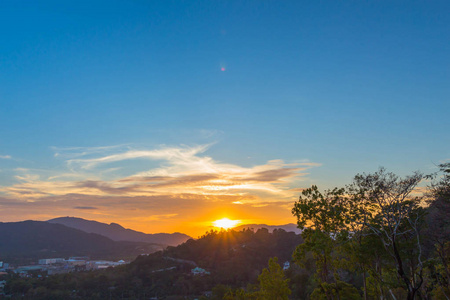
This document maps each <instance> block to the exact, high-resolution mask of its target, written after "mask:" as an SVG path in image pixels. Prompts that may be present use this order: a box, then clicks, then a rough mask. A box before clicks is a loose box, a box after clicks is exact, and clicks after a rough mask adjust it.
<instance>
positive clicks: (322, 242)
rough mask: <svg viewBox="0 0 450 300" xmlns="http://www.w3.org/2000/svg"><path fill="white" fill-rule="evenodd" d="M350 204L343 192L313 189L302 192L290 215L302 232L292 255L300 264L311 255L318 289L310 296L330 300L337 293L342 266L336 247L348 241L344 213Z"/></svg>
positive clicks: (349, 208) (342, 190) (339, 288)
mask: <svg viewBox="0 0 450 300" xmlns="http://www.w3.org/2000/svg"><path fill="white" fill-rule="evenodd" d="M350 211H351V202H349V199H348V197H345V189H338V188H335V189H333V190H328V191H325V193H324V194H322V193H321V192H320V191H319V189H318V188H317V186H312V187H311V188H309V189H306V190H304V191H302V195H301V196H300V197H299V200H298V202H296V203H295V204H294V208H293V209H292V213H293V214H294V215H295V216H296V217H297V224H298V227H299V228H300V229H302V230H303V232H302V237H303V239H304V243H302V244H300V245H299V246H298V247H297V249H296V250H295V252H294V254H293V256H294V259H295V260H296V262H297V263H299V264H300V265H303V263H304V262H305V260H306V258H307V254H308V253H312V255H313V257H314V260H315V263H316V270H317V273H316V274H317V279H318V287H317V291H313V294H314V295H319V294H320V295H324V297H325V298H326V299H334V298H335V296H334V294H336V293H337V298H338V299H339V292H340V290H341V283H342V281H341V280H339V279H340V278H339V274H338V272H337V271H338V269H339V267H340V265H341V264H342V261H341V259H340V257H339V253H338V251H337V250H338V248H339V247H340V245H341V244H342V242H343V241H345V240H348V236H349V235H348V223H349V221H348V217H347V216H348V214H349V213H350Z"/></svg>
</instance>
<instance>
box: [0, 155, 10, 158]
mask: <svg viewBox="0 0 450 300" xmlns="http://www.w3.org/2000/svg"><path fill="white" fill-rule="evenodd" d="M0 159H12V156H11V155H0Z"/></svg>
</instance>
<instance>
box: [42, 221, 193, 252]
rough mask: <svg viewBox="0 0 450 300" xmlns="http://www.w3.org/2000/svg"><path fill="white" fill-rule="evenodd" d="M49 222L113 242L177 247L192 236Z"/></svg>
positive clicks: (117, 227) (89, 224)
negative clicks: (95, 234) (93, 234)
mask: <svg viewBox="0 0 450 300" xmlns="http://www.w3.org/2000/svg"><path fill="white" fill-rule="evenodd" d="M47 222H49V223H56V224H62V225H65V226H67V227H72V228H75V229H79V230H82V231H84V232H88V233H97V234H101V235H103V236H106V237H108V238H110V239H111V240H113V241H130V242H145V243H154V244H162V245H169V246H177V245H179V244H181V243H184V242H186V241H187V240H188V239H190V238H191V237H190V236H188V235H186V234H184V233H179V232H175V233H156V234H148V233H143V232H139V231H135V230H132V229H126V228H124V227H122V226H121V225H119V224H116V223H111V224H109V225H108V224H105V223H100V222H97V221H90V220H85V219H82V218H74V217H61V218H56V219H51V220H48V221H47Z"/></svg>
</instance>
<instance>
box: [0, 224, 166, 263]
mask: <svg viewBox="0 0 450 300" xmlns="http://www.w3.org/2000/svg"><path fill="white" fill-rule="evenodd" d="M160 248H161V247H160V246H159V245H155V244H149V243H142V242H141V243H139V242H117V241H113V240H111V239H109V238H107V237H105V236H101V235H99V234H95V233H86V232H84V231H82V230H78V229H75V228H70V227H67V226H65V225H62V224H53V223H48V222H44V221H31V220H27V221H22V222H5V223H3V222H0V253H1V255H2V258H3V259H7V260H8V261H22V262H24V261H26V262H31V261H34V260H35V259H40V258H49V257H69V256H89V257H92V258H102V259H104V258H122V257H123V258H124V257H129V258H133V257H136V256H137V255H139V254H143V253H151V252H155V251H157V250H160Z"/></svg>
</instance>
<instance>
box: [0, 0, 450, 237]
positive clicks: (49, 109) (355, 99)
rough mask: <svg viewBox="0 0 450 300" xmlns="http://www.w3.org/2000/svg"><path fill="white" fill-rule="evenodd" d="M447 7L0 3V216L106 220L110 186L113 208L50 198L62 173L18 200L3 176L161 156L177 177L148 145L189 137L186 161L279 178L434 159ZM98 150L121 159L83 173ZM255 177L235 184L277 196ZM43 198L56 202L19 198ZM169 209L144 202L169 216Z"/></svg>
mask: <svg viewBox="0 0 450 300" xmlns="http://www.w3.org/2000/svg"><path fill="white" fill-rule="evenodd" d="M449 11H450V3H449V2H448V1H345V2H344V1H310V2H306V1H40V3H36V1H3V2H1V3H0V37H1V44H0V82H1V84H0V105H1V106H0V187H2V189H1V190H0V193H1V194H0V197H3V198H2V199H5V200H4V202H3V203H2V204H1V205H2V208H0V217H2V216H4V217H3V218H6V219H7V220H20V219H24V218H35V219H45V218H47V217H51V216H53V215H55V216H58V214H60V213H65V214H67V215H77V216H79V215H80V214H81V216H84V217H89V218H96V217H97V218H101V219H102V220H105V221H107V220H111V221H113V219H116V218H118V216H117V214H114V213H113V211H117V209H119V207H120V203H121V202H120V201H124V202H126V201H125V200H120V201H119V200H118V201H117V207H115V208H114V209H115V210H114V209H112V208H111V210H107V204H102V205H103V206H101V205H96V202H95V201H94V200H92V202H93V204H92V205H85V206H86V207H90V206H92V207H95V208H96V209H95V210H96V212H95V213H96V214H98V215H94V214H92V212H91V211H89V210H88V209H85V210H83V211H82V212H79V211H77V210H71V209H73V207H84V206H82V205H81V204H80V206H73V205H72V206H71V204H67V203H66V204H64V203H63V202H62V200H61V199H59V198H58V199H59V200H58V199H56V198H57V197H62V196H64V197H66V198H67V197H69V196H68V195H73V194H74V193H75V192H74V191H73V190H71V189H70V188H68V190H67V193H65V194H64V192H60V193H56V194H55V193H53V192H52V191H50V190H47V191H46V193H45V195H46V196H45V197H44V196H39V197H38V196H35V197H34V198H33V199H32V200H30V199H31V198H27V197H26V196H24V195H25V194H26V193H25V192H23V193H22V194H21V195H20V194H17V191H18V190H22V191H23V189H26V188H30V185H33V184H36V185H33V189H37V186H38V185H39V184H40V185H41V186H42V185H45V184H48V185H51V184H60V183H61V181H62V179H61V178H65V179H64V180H65V181H64V182H65V184H66V185H65V186H67V184H69V182H70V184H71V185H70V184H69V185H70V186H72V187H73V186H79V183H80V182H86V181H88V180H96V181H99V182H104V183H105V184H106V183H109V184H118V183H117V181H114V180H120V179H123V178H128V177H129V176H134V175H136V174H143V173H146V172H147V173H148V172H149V171H151V170H153V171H155V170H161V169H164V168H166V169H165V170H166V171H168V170H172V171H173V169H171V168H172V167H174V166H176V172H175V171H174V172H175V173H174V174H177V175H173V176H174V177H176V176H186V175H187V173H189V176H191V175H192V172H190V171H189V172H188V171H187V169H183V168H182V167H181V165H180V164H181V163H180V161H181V160H176V162H175V160H173V157H172V156H170V155H169V156H164V158H163V159H161V158H158V159H155V158H154V156H152V155H153V153H154V152H152V151H162V149H165V150H168V149H172V150H173V149H178V151H181V152H179V153H184V152H183V151H187V152H189V151H190V150H192V149H195V151H194V152H192V153H194V154H192V153H191V154H192V155H191V154H189V155H190V156H189V155H188V157H190V158H189V159H190V160H189V164H186V165H185V166H187V165H189V166H190V167H192V168H194V169H195V167H194V165H192V164H191V163H193V161H195V160H197V159H200V160H201V159H206V160H208V159H209V162H211V164H212V165H214V166H216V167H217V168H216V169H215V171H214V172H219V171H218V170H220V172H226V171H227V170H228V171H230V170H233V171H232V172H235V171H236V170H237V169H239V170H241V171H242V172H250V173H252V172H253V173H254V172H256V173H258V172H264V171H261V170H268V169H270V170H274V168H275V169H276V168H280V169H286V168H291V167H292V168H297V167H298V168H300V169H299V170H295V171H293V172H297V176H294V175H292V174H291V175H292V176H291V175H289V176H287V177H283V176H284V175H286V174H284V173H283V174H284V175H283V176H281V177H280V178H271V180H273V181H271V182H270V184H271V186H272V187H277V188H279V190H278V191H279V192H280V193H284V192H286V191H288V190H289V189H293V188H305V187H308V186H310V185H311V184H318V185H319V187H323V188H330V187H334V186H336V185H338V186H339V185H343V184H346V183H349V182H350V180H351V178H352V177H353V176H354V175H355V174H356V173H358V172H372V171H375V170H376V169H377V168H378V167H379V166H385V167H386V168H387V169H388V170H390V171H393V172H396V173H398V174H401V175H405V174H408V173H411V172H412V171H415V170H421V171H423V172H425V173H428V172H432V171H434V170H435V168H434V166H435V164H437V163H439V162H441V161H445V160H448V159H449V158H450V147H449V146H450V138H449V132H450V118H449V117H448V116H449V111H450V101H449V96H450V76H449V73H450V72H449V70H450V56H449V54H448V53H450V18H449V17H448V13H449ZM189 149H190V150H189ZM199 149H200V150H199ZM172 150H170V151H172ZM135 151H150V152H148V153H152V154H149V155H147V154H148V153H147V152H146V153H147V154H145V155H140V154H137V156H133V155H134V154H136V153H137V152H135ZM170 151H169V152H167V153H171V152H170ZM127 153H128V154H127ZM177 153H178V152H177ZM111 155H125V158H124V157H122V156H120V159H117V160H113V161H111V160H107V161H108V163H105V164H103V163H101V164H96V165H95V168H92V169H89V168H87V169H89V172H86V170H87V169H86V160H87V159H100V160H101V159H102V158H106V157H109V156H111ZM127 155H128V156H127ZM183 155H184V154H183ZM117 157H119V156H117ZM127 157H128V158H127ZM130 157H132V158H130ZM183 157H184V156H183ZM76 159H82V161H81V162H80V161H78V162H76V163H74V160H76ZM177 159H178V158H177ZM202 161H203V160H202ZM270 161H277V162H278V163H270ZM280 161H282V163H281V162H280ZM224 164H228V165H232V166H234V169H233V168H228V167H229V166H228V167H226V168H225V167H224V166H223V165H224ZM294 164H296V166H297V167H293V165H294ZM274 165H276V166H277V167H273V166H274ZM74 166H77V167H74ZM258 166H259V168H258ZM299 166H300V167H299ZM305 166H307V167H305ZM174 168H175V167H174ZM255 168H256V169H255ZM303 168H306V169H303ZM202 170H203V169H202ZM245 170H246V171H245ZM158 172H159V171H158ZM158 172H156V171H155V172H153V173H155V174H156V173H158ZM177 172H178V173H177ZM205 172H206V171H204V170H203V171H201V172H200V171H199V172H198V173H196V174H197V175H198V174H200V173H201V174H205ZM208 172H209V171H208ZM208 172H207V173H208ZM211 172H212V171H211ZM153 173H152V174H153ZM253 173H252V174H253ZM158 174H159V173H158ZM208 174H209V173H208ZM233 174H235V173H233ZM240 174H241V173H240ZM61 176H62V177H61ZM239 176H241V175H239ZM246 178H250V177H246ZM235 179H236V178H235ZM214 180H215V179H214ZM221 180H222V179H221ZM223 180H224V179H223ZM38 183H39V184H38ZM253 183H254V182H253ZM281 186H282V187H281ZM12 187H14V189H15V191H16V192H15V193H12V192H11V188H12ZM259 188H261V190H264V189H266V188H267V186H265V187H264V188H262V187H261V186H259ZM261 190H258V188H255V187H253V188H252V192H249V191H248V190H246V191H242V190H239V192H236V194H233V195H234V196H235V195H237V193H238V194H240V195H248V196H249V197H250V198H251V197H253V196H255V195H258V197H261V198H260V199H259V200H261V199H263V200H264V201H262V200H261V201H260V202H264V203H266V202H267V201H268V200H270V201H273V202H276V201H277V199H278V198H277V196H276V194H273V195H271V196H267V195H266V196H264V197H263V196H261V195H260V194H259V192H261ZM266 190H267V189H266ZM166 192H167V191H164V193H166ZM185 192H186V191H183V193H185ZM27 193H28V192H27ZM83 193H84V192H83V191H77V192H76V193H75V194H76V195H77V197H78V198H79V197H85V196H86V195H91V196H92V193H90V192H89V193H87V194H86V195H85V194H83ZM149 193H150V192H149ZM151 193H155V191H151ZM158 193H162V194H164V193H163V192H158ZM158 193H157V194H158ZM188 193H189V194H190V195H192V197H194V198H195V195H196V193H199V192H198V191H193V190H189V191H188ZM162 194H161V195H162ZM297 194H298V193H297ZM42 195H43V194H42ZM80 195H81V196H80ZM227 195H228V196H230V193H228V194H227ZM103 196H104V197H111V199H116V198H114V195H103ZM129 196H130V197H136V195H129ZM164 196H167V194H164ZM46 197H47V198H48V197H50V198H51V199H53V200H52V201H54V202H55V201H56V202H57V203H61V204H60V206H58V205H56V207H60V209H54V213H53V214H52V213H50V212H49V211H51V209H49V207H48V206H45V205H44V204H42V207H40V206H39V207H36V208H33V207H29V206H27V205H26V203H28V202H30V201H32V203H35V204H36V203H41V202H42V203H43V202H45V201H49V200H48V199H47V198H46ZM55 197H56V198H55ZM86 197H87V196H86ZM139 197H145V196H143V195H140V196H139ZM171 197H178V196H176V195H175V196H174V195H171ZM289 197H293V198H292V199H293V200H292V201H294V200H295V198H296V196H295V194H294V193H292V194H287V193H286V194H283V195H282V196H280V198H282V199H283V200H282V201H288V200H286V199H288V198H289ZM78 198H77V199H78ZM269 198H270V199H269ZM55 199H56V200H55ZM116 200H117V199H116ZM27 201H28V202H27ZM40 201H41V202H40ZM58 201H59V202H58ZM127 201H128V200H127ZM148 201H150V202H151V201H153V200H148ZM221 201H222V200H221ZM223 201H225V200H223ZM236 201H237V200H234V202H236ZM254 201H255V203H256V202H257V201H256V200H254ZM219 202H220V201H219ZM18 203H19V204H20V205H19V204H18ZM127 203H128V202H127ZM133 203H134V202H133ZM97 204H98V203H97ZM36 205H37V204H36ZM46 205H48V203H47V204H46ZM74 205H75V204H74ZM134 205H135V206H139V202H136V203H135V204H134ZM193 205H194V204H193ZM205 205H209V204H205ZM214 205H216V204H214ZM224 205H225V206H226V205H229V203H228V204H227V203H224ZM252 205H254V206H257V205H256V204H254V203H253V204H252ZM282 205H284V206H286V207H288V205H286V204H285V203H284V202H283V203H282ZM97 206H98V207H97ZM216 206H217V209H220V205H216ZM13 207H14V212H15V213H11V211H12V208H13ZM17 207H20V208H17ZM259 207H262V206H259ZM152 209H153V210H152ZM166 210H167V211H165V212H160V211H159V210H158V209H156V208H148V210H147V211H146V212H145V213H146V214H149V215H161V216H162V215H174V214H176V215H178V216H180V215H182V214H183V211H176V212H170V211H169V209H166ZM7 211H9V212H10V213H9V214H7V213H6V212H7ZM31 211H32V212H33V213H31ZM41 211H45V213H42V212H41ZM233 211H234V212H235V214H236V216H234V217H235V218H237V217H239V218H244V217H243V215H245V214H247V215H248V214H250V212H251V210H250V208H249V209H248V210H247V211H246V212H245V214H244V213H243V212H242V213H241V214H240V215H239V213H238V212H236V209H234V208H233ZM36 212H39V213H36ZM100 212H101V213H100ZM89 213H91V214H89ZM255 215H257V214H256V213H255ZM261 215H263V213H262V212H261ZM289 215H290V212H289V209H288V208H286V209H285V213H284V214H282V213H280V214H279V215H277V218H272V219H270V218H269V217H268V216H267V215H264V216H263V217H261V218H260V219H258V218H256V217H252V218H248V219H252V220H256V219H258V220H266V221H267V222H268V223H278V222H277V221H278V220H279V221H280V222H281V221H287V220H288V219H289V218H290V217H291V216H289ZM282 216H283V217H282ZM173 217H174V218H175V220H172V221H174V222H175V223H176V222H178V223H177V224H181V223H179V222H181V221H180V220H177V219H176V218H177V217H176V216H173ZM8 218H9V219H8ZM198 218H200V216H199V217H198ZM6 219H5V220H6ZM121 221H122V222H123V223H126V224H130V226H132V225H133V224H135V223H133V222H132V221H130V219H129V218H125V217H124V218H122V219H121ZM185 222H188V220H186V221H185ZM183 224H184V225H183V226H187V225H186V224H187V223H183ZM133 226H134V225H133ZM149 226H150V225H149ZM152 226H153V225H152ZM150 227H151V226H150ZM150 227H149V228H150ZM152 228H153V227H152ZM165 228H169V227H162V228H161V230H166V229H165ZM147 230H148V231H152V229H151V228H150V229H147ZM167 230H176V228H175V229H174V228H172V227H170V228H169V229H167Z"/></svg>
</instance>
